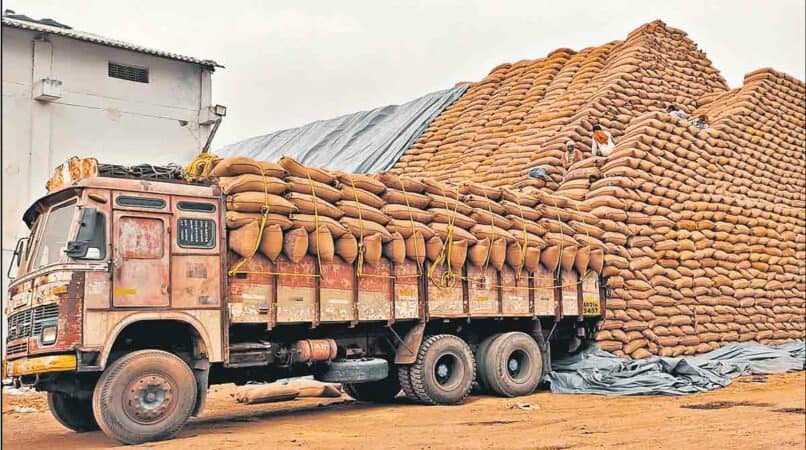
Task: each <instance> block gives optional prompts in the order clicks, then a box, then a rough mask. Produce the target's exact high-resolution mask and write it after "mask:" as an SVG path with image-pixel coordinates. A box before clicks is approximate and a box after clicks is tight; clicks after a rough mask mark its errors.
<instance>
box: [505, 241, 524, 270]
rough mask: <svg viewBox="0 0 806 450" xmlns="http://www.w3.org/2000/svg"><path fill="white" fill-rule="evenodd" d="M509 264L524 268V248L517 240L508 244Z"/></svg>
mask: <svg viewBox="0 0 806 450" xmlns="http://www.w3.org/2000/svg"><path fill="white" fill-rule="evenodd" d="M507 264H509V267H512V268H513V269H515V271H519V270H521V269H522V268H523V248H522V247H521V245H520V244H519V243H517V242H513V243H511V244H509V245H507Z"/></svg>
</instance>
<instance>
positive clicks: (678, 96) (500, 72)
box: [392, 21, 727, 190]
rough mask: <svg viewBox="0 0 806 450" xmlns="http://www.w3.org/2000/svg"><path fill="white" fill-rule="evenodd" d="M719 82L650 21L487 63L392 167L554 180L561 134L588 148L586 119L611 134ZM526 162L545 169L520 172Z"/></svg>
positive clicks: (545, 184) (467, 176) (441, 175)
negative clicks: (609, 35)
mask: <svg viewBox="0 0 806 450" xmlns="http://www.w3.org/2000/svg"><path fill="white" fill-rule="evenodd" d="M726 90H727V85H726V84H725V81H724V79H723V78H722V77H721V76H720V74H719V72H718V71H717V70H716V69H714V68H713V67H712V66H711V62H710V61H709V60H708V58H706V56H705V55H704V53H703V52H702V51H700V50H698V48H697V45H696V44H695V43H694V42H693V41H692V40H691V39H689V38H688V37H687V36H686V34H685V33H684V32H682V31H680V30H677V29H674V28H672V27H668V26H666V25H665V24H664V23H663V22H660V21H654V22H652V23H648V24H645V25H642V26H641V27H639V28H638V29H636V30H635V31H633V32H632V33H630V34H629V35H628V36H627V38H626V39H625V40H623V41H614V42H609V43H606V44H604V45H601V46H598V47H591V48H586V49H582V50H579V51H573V50H569V49H565V48H561V49H558V50H556V51H554V52H551V53H549V54H548V55H547V56H546V57H544V58H541V59H537V60H525V61H518V62H515V63H511V64H510V63H507V64H501V65H499V66H497V67H495V68H493V69H492V70H491V71H490V74H489V75H488V76H487V77H485V78H484V79H483V80H481V81H479V82H477V83H472V84H470V87H469V88H468V90H467V92H466V93H465V94H464V95H463V96H462V97H461V98H460V99H459V100H457V101H456V102H455V103H454V104H453V105H451V106H450V107H449V108H448V109H446V110H445V112H443V113H442V114H441V115H440V116H439V117H437V118H436V119H435V120H434V121H433V122H432V123H431V125H430V126H429V127H428V129H426V131H425V132H424V133H423V134H422V135H421V136H420V137H419V138H418V139H417V141H416V142H415V143H414V144H413V145H412V146H411V147H410V148H409V149H408V150H407V151H406V152H405V154H404V155H403V156H402V157H401V158H400V160H399V161H398V162H397V163H396V164H395V166H394V167H393V169H392V172H393V173H395V174H415V173H416V174H419V175H421V176H425V177H432V178H435V179H438V180H440V181H449V182H452V183H456V184H458V183H461V182H463V181H465V180H470V181H475V182H481V183H485V184H489V185H492V186H498V187H505V186H508V187H511V186H519V185H530V186H533V187H536V188H547V189H549V190H555V189H557V187H558V185H559V184H560V183H562V180H563V173H564V171H563V168H562V165H561V164H560V159H561V158H562V156H563V153H564V150H565V142H566V141H568V140H572V141H574V142H575V143H576V144H577V146H578V148H579V149H580V150H583V151H584V152H585V153H586V154H588V152H589V151H590V141H591V139H590V130H591V127H592V126H593V124H594V123H596V122H598V123H600V124H601V125H602V126H604V127H605V128H606V129H608V130H609V131H610V132H611V133H612V134H613V136H614V137H615V138H616V140H618V139H619V138H620V136H621V135H622V134H623V132H624V130H626V128H627V126H628V125H629V122H630V120H631V119H632V118H633V117H635V116H637V115H640V114H642V113H645V112H647V111H651V110H653V109H662V108H665V106H666V104H675V105H678V106H679V107H682V108H685V109H686V110H688V111H690V110H693V109H694V107H695V106H696V104H697V101H698V99H699V98H701V97H703V96H704V95H708V94H711V93H721V92H725V91H726ZM535 166H541V167H543V168H544V169H545V171H546V172H547V174H546V176H545V177H541V178H538V179H528V178H526V177H525V174H526V172H527V171H528V170H529V169H531V168H533V167H535Z"/></svg>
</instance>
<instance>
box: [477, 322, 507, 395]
mask: <svg viewBox="0 0 806 450" xmlns="http://www.w3.org/2000/svg"><path fill="white" fill-rule="evenodd" d="M499 336H501V334H500V333H499V334H493V335H491V336H489V337H487V338H486V339H484V340H483V341H481V344H479V346H478V347H477V348H476V355H475V356H476V381H477V382H478V383H479V387H480V388H481V390H482V391H489V390H490V384H489V383H488V382H487V378H486V374H487V371H486V369H485V368H484V364H485V363H486V361H487V349H489V348H490V344H492V343H493V341H494V340H495V339H497V338H498V337H499Z"/></svg>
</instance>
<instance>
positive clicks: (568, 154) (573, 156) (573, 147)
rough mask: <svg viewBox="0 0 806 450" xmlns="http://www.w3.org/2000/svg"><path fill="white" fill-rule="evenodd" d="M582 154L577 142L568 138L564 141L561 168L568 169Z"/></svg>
mask: <svg viewBox="0 0 806 450" xmlns="http://www.w3.org/2000/svg"><path fill="white" fill-rule="evenodd" d="M583 159H584V156H583V155H582V151H580V150H579V149H578V148H577V143H576V142H574V141H573V140H571V139H569V140H567V141H566V142H565V155H564V156H563V169H565V170H568V168H569V167H571V165H572V164H574V163H575V162H579V161H582V160H583Z"/></svg>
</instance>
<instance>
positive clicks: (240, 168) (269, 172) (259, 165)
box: [210, 156, 286, 179]
mask: <svg viewBox="0 0 806 450" xmlns="http://www.w3.org/2000/svg"><path fill="white" fill-rule="evenodd" d="M249 173H251V174H254V175H262V176H266V177H274V178H280V179H282V178H285V176H286V171H285V169H283V168H282V167H281V166H280V165H278V164H275V163H271V162H266V161H256V160H254V159H252V158H247V157H245V156H233V157H231V158H224V159H222V160H221V161H219V162H218V163H217V164H216V165H215V167H213V170H211V171H210V176H211V177H214V178H220V177H235V176H238V175H244V174H249Z"/></svg>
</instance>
